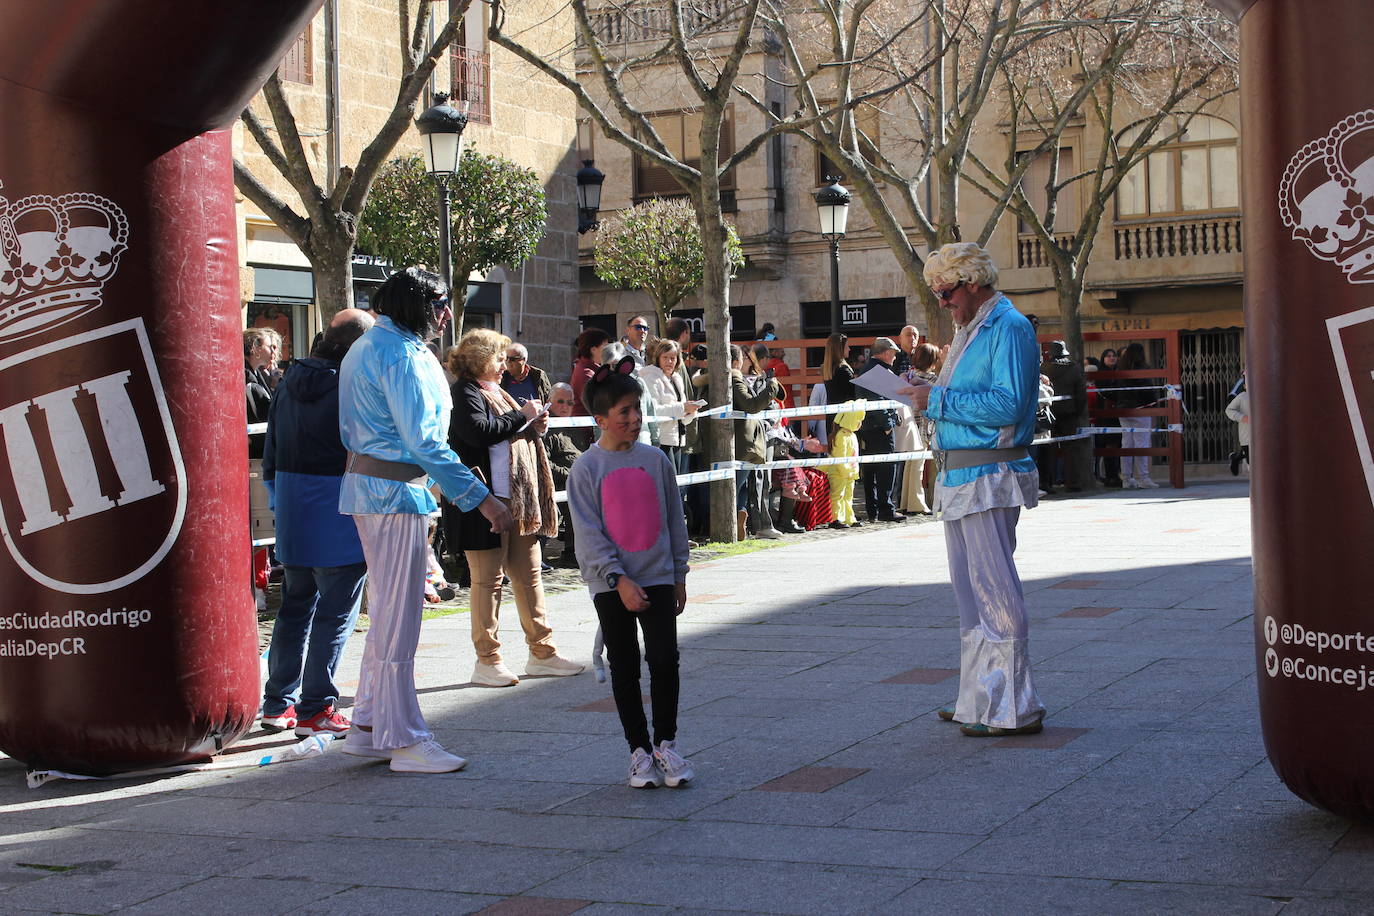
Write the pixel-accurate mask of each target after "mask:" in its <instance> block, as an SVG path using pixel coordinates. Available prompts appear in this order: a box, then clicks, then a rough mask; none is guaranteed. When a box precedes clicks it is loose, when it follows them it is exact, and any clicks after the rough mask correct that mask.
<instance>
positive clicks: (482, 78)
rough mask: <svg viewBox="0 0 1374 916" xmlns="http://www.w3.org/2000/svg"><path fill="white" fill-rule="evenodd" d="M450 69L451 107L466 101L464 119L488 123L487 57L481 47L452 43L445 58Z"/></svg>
mask: <svg viewBox="0 0 1374 916" xmlns="http://www.w3.org/2000/svg"><path fill="white" fill-rule="evenodd" d="M449 65H450V67H451V68H452V72H453V98H452V103H451V104H453V106H454V107H456V108H458V109H459V110H460V111H461V110H463V107H464V103H466V105H467V116H468V120H469V121H471V122H472V123H474V124H490V123H491V57H490V55H487V54H484V53H483V52H481V51H473V50H471V49H469V48H460V47H455V48H454V49H453V52H452V55H451V56H450V59H449Z"/></svg>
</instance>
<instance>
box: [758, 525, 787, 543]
mask: <svg viewBox="0 0 1374 916" xmlns="http://www.w3.org/2000/svg"><path fill="white" fill-rule="evenodd" d="M754 537H756V538H764V539H765V540H769V541H776V540H777V539H778V538H780V537H782V532H781V531H779V530H778V529H776V528H765V529H763V530H762V531H755V532H754Z"/></svg>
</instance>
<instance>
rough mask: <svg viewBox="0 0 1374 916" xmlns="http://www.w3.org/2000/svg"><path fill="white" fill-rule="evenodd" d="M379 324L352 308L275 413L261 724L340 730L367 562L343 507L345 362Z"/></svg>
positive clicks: (269, 456)
mask: <svg viewBox="0 0 1374 916" xmlns="http://www.w3.org/2000/svg"><path fill="white" fill-rule="evenodd" d="M370 327H372V316H371V315H369V314H368V313H367V312H364V311H361V310H359V309H344V310H343V311H341V312H339V313H338V314H337V315H335V316H334V320H333V322H332V323H331V324H330V326H329V329H328V330H327V331H325V333H324V337H323V339H321V340H320V342H319V343H318V344H317V345H316V346H315V349H314V350H313V351H312V353H311V355H310V358H309V359H303V360H298V361H297V362H295V363H293V364H292V366H291V368H290V369H289V370H288V371H287V373H286V376H285V377H284V378H283V379H282V381H281V384H280V385H278V386H277V392H276V396H275V397H274V398H273V399H272V406H271V409H270V412H269V414H268V421H267V438H266V442H265V444H264V448H263V460H262V476H263V480H264V481H265V482H266V484H267V488H268V492H269V493H270V494H271V495H272V500H273V511H274V512H275V513H276V517H277V557H278V558H279V559H280V560H281V562H282V565H283V567H284V576H283V579H282V600H281V610H280V611H279V612H278V614H277V621H276V624H275V625H274V626H273V627H272V645H271V648H270V649H269V650H268V653H267V686H266V688H265V689H264V692H263V700H262V725H263V728H265V729H267V730H268V731H272V732H275V731H283V730H285V729H288V728H295V730H296V734H297V735H300V736H301V737H309V736H311V735H332V736H334V737H336V738H342V737H343V736H344V734H345V733H346V732H347V731H348V727H349V722H348V719H346V718H344V716H343V715H341V714H340V713H339V711H338V710H337V709H336V708H335V705H334V704H335V703H336V702H337V701H338V696H339V690H338V688H337V687H335V686H334V672H335V671H336V670H337V669H338V666H339V659H340V657H341V656H342V655H343V650H344V644H345V643H346V642H347V641H348V636H349V634H350V633H352V632H353V625H354V623H355V622H356V621H357V619H358V608H359V607H360V606H361V604H362V597H363V582H364V581H365V580H366V578H367V564H366V563H365V562H364V561H363V546H362V544H361V543H360V542H359V541H358V529H357V528H355V527H354V525H353V520H352V519H351V518H347V517H345V516H342V515H340V514H339V484H340V482H341V481H342V480H343V473H344V466H345V464H346V463H347V460H348V452H347V450H345V449H344V446H343V442H342V441H340V439H339V363H340V361H342V360H343V358H344V354H345V353H347V352H348V348H349V347H350V346H352V344H353V341H355V340H357V339H358V338H359V337H362V336H363V333H364V332H365V331H367V329H368V328H370Z"/></svg>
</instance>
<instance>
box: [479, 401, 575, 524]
mask: <svg viewBox="0 0 1374 916" xmlns="http://www.w3.org/2000/svg"><path fill="white" fill-rule="evenodd" d="M477 387H478V388H479V389H480V390H481V392H482V396H483V397H485V398H486V399H487V403H488V404H489V405H491V409H492V410H493V411H495V412H496V413H497V414H498V415H500V414H504V413H509V412H510V411H512V410H519V409H520V404H519V403H518V402H517V401H516V400H515V398H513V397H511V395H510V392H508V391H506V389H504V388H502V387H501V386H500V385H498V384H496V383H495V382H485V381H479V382H478V383H477ZM506 441H507V442H508V443H509V445H510V512H511V515H512V516H514V517H515V524H516V530H517V531H518V532H519V533H520V534H522V535H531V534H542V535H545V536H547V537H556V536H557V535H558V509H557V508H556V507H555V506H554V501H553V491H554V483H553V469H552V468H551V467H550V466H549V455H548V452H547V451H546V450H545V448H544V440H543V438H542V437H541V436H538V435H535V432H534V429H533V428H530V429H526V430H525V431H524V432H521V433H516V434H515V435H513V436H511V437H510V438H509V439H507V440H506Z"/></svg>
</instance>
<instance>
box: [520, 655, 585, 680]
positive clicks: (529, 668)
mask: <svg viewBox="0 0 1374 916" xmlns="http://www.w3.org/2000/svg"><path fill="white" fill-rule="evenodd" d="M586 669H587V666H586V665H579V664H578V663H577V662H573V661H568V660H567V659H566V658H564V657H563V656H561V655H550V656H549V657H548V658H535V657H534V656H533V655H531V656H530V660H529V661H528V662H526V663H525V676H526V677H539V676H541V675H543V676H548V677H571V676H572V675H574V674H581V673H582V672H583V671H585V670H586Z"/></svg>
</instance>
